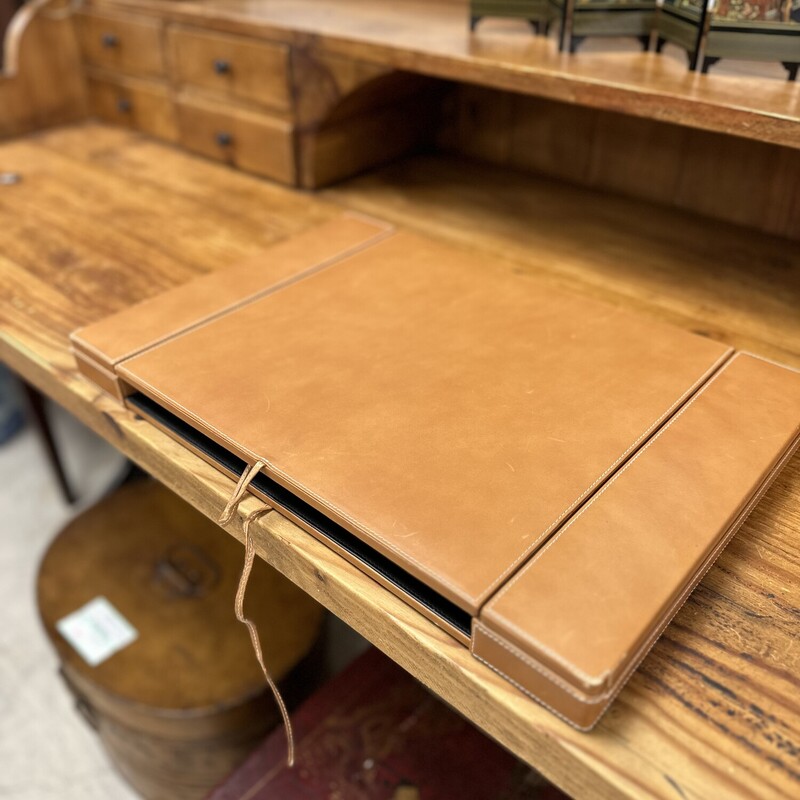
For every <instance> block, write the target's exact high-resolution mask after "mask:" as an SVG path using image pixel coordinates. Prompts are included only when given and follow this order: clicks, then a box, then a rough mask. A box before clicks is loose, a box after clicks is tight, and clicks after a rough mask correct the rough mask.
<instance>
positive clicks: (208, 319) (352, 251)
mask: <svg viewBox="0 0 800 800" xmlns="http://www.w3.org/2000/svg"><path fill="white" fill-rule="evenodd" d="M312 230H313V229H312ZM393 232H394V228H393V227H392V226H388V227H387V226H385V225H384V226H383V230H381V231H380V233H376V234H373V235H372V236H370V238H369V239H366V240H364V241H362V242H359V243H358V244H356V245H350V247H346V248H344V250H341V251H340V252H338V253H335V254H334V255H332V256H329V257H328V258H325V259H323V260H322V261H319V262H317V263H316V264H312V265H311V266H310V267H306V268H305V269H304V270H301V271H300V272H298V273H296V274H295V275H290V276H288V277H286V278H284V279H283V280H281V281H278V282H277V283H274V284H271V285H270V286H267V287H265V288H264V289H261V290H260V291H257V292H255V293H253V294H250V295H247V297H243V298H240V299H239V300H235V301H234V302H232V303H230V304H229V305H227V306H225V307H223V308H221V309H217V310H216V311H212V312H211V313H210V314H208V315H206V316H205V317H203V318H202V319H199V320H195V321H194V322H191V323H189V324H188V325H187V326H186V327H185V328H182V329H181V330H179V331H173V332H172V333H168V334H166V335H164V336H162V337H161V338H159V339H153V340H152V341H149V342H147V343H146V344H143V345H139V346H138V347H137V348H136V349H135V350H131V351H130V352H128V353H125V354H124V355H122V356H117V358H116V360H115V361H114V362H113V363H114V365H115V366H116V365H118V364H122V362H123V361H126V360H127V359H129V358H132V357H133V356H137V355H142V354H144V353H146V352H147V351H148V350H152V349H153V348H155V347H160V346H161V345H162V344H166V343H167V342H171V341H173V340H175V339H180V338H181V337H182V336H183V335H184V334H187V333H191V332H193V331H197V330H200V329H201V328H204V327H205V326H206V325H209V324H210V323H212V322H214V321H216V320H217V319H220V318H221V317H224V316H225V315H226V314H230V313H231V312H233V311H238V310H239V309H240V308H243V307H244V306H248V305H250V304H251V303H254V302H256V301H258V300H261V299H262V298H264V297H267V296H268V295H270V294H271V293H273V292H279V291H280V290H281V289H285V288H286V286H289V285H291V284H292V283H295V282H299V281H301V280H303V279H304V278H309V277H311V276H312V275H315V274H316V273H317V272H322V271H323V270H324V269H327V268H328V267H332V266H333V265H334V264H336V263H338V262H339V261H341V260H343V259H346V258H350V257H351V256H354V255H357V254H358V253H360V252H361V250H363V249H365V248H366V247H369V246H370V245H373V244H377V243H378V242H380V241H382V240H383V239H386V238H388V237H389V236H390V235H391V234H392V233H393ZM285 241H289V240H288V239H284V240H283V241H282V242H276V243H275V245H274V247H278V246H280V245H281V244H282V243H283V242H285ZM270 249H271V248H269V249H267V251H266V253H265V255H269V252H270ZM219 274H220V273H219V272H215V273H209V274H208V275H206V276H200V277H210V275H219ZM184 285H186V284H184ZM174 288H176V289H177V288H180V287H174ZM144 302H146V301H144ZM133 307H134V306H129V307H128V308H133ZM127 310H128V309H125V311H127ZM87 327H88V326H87ZM83 330H85V328H81V329H79V330H77V331H75V332H74V333H73V334H72V338H73V340H74V341H76V342H80V344H81V346H82V347H85V348H86V349H87V350H90V351H92V352H93V353H94V354H95V355H96V356H98V357H100V358H106V354H105V353H103V352H102V351H100V350H98V349H97V348H96V347H94V346H93V345H92V344H90V343H89V342H87V341H86V340H85V339H83V338H82V337H81V336H80V334H81V332H82V331H83Z"/></svg>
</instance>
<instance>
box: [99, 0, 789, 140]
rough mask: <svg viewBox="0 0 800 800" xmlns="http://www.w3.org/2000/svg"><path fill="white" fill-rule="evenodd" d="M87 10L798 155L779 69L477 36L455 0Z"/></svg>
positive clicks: (283, 1)
mask: <svg viewBox="0 0 800 800" xmlns="http://www.w3.org/2000/svg"><path fill="white" fill-rule="evenodd" d="M88 7H89V8H91V9H99V10H103V9H105V10H119V9H124V8H127V9H128V10H129V11H130V10H136V11H138V12H142V11H147V12H148V13H153V14H157V15H159V16H163V17H164V18H166V19H170V20H175V21H180V22H183V23H187V24H195V25H203V26H209V27H213V28H216V29H218V30H226V31H229V32H234V33H248V34H250V35H252V34H254V33H257V34H258V35H261V36H267V37H270V38H274V39H278V40H283V41H286V42H289V43H292V44H295V45H297V46H299V47H305V48H310V49H313V50H314V51H315V52H317V53H328V54H336V55H340V56H347V57H349V58H357V59H360V60H363V61H365V62H369V63H373V64H381V65H383V66H387V67H392V68H394V69H401V70H408V71H410V72H416V73H420V74H423V75H429V76H432V77H436V78H447V79H450V80H456V81H463V82H469V83H474V84H480V85H483V86H491V87H494V88H498V89H508V90H511V91H515V92H520V93H523V94H530V95H534V96H537V97H547V98H550V99H552V100H561V101H564V102H568V103H576V104H578V105H585V106H590V107H594V108H601V109H607V110H612V111H622V112H624V113H626V114H632V115H635V116H640V117H645V118H648V119H657V120H660V121H662V122H673V123H678V124H680V125H686V126H689V127H692V128H700V129H703V130H709V131H719V132H722V133H730V134H735V135H737V136H743V137H747V138H749V139H758V140H759V141H763V142H773V143H775V144H782V145H787V146H789V147H795V148H800V132H798V122H800V86H799V85H798V84H792V83H788V82H787V81H786V80H780V77H781V76H784V77H785V73H783V72H782V71H781V70H780V69H777V68H776V70H775V72H774V73H773V74H774V75H777V76H779V77H778V79H775V80H769V79H767V80H764V79H762V78H759V77H758V73H759V72H761V73H762V74H763V72H764V69H763V68H760V67H759V66H758V65H752V64H751V65H749V69H747V70H745V71H744V72H742V71H741V70H739V71H737V70H736V68H735V67H734V69H733V70H730V65H729V64H724V63H723V64H722V65H720V67H717V68H715V74H714V75H712V76H704V75H700V74H699V73H693V72H689V71H688V70H687V69H686V61H685V57H684V55H683V54H682V53H678V54H677V56H676V55H674V54H673V55H665V56H658V55H656V54H655V53H636V52H613V51H612V52H605V51H601V52H589V51H588V50H587V51H586V52H581V53H580V54H579V55H578V56H577V57H572V56H569V55H568V54H565V53H559V52H558V51H557V48H556V46H555V42H554V41H553V40H552V39H548V38H547V37H534V36H532V35H531V34H530V29H529V27H528V26H527V23H526V22H525V21H511V22H509V21H500V20H491V21H488V20H487V21H486V22H484V23H482V24H481V27H480V29H479V31H478V33H477V34H476V35H470V32H469V26H468V13H469V12H468V8H467V5H466V2H459V0H370V2H364V0H269V2H266V3H254V2H252V0H185V2H181V3H173V2H165V1H164V0H89V2H88ZM633 48H634V50H635V49H636V44H635V43H634V45H633ZM606 50H607V48H606ZM766 72H767V74H770V71H769V69H768V68H767V70H766ZM726 73H728V74H726ZM753 73H755V76H753Z"/></svg>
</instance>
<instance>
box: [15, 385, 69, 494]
mask: <svg viewBox="0 0 800 800" xmlns="http://www.w3.org/2000/svg"><path fill="white" fill-rule="evenodd" d="M20 384H21V385H22V388H23V391H24V393H25V398H26V400H27V404H28V410H29V412H30V413H29V415H28V416H29V418H30V420H31V422H32V423H33V426H34V427H35V428H36V431H37V433H38V434H39V439H40V440H41V442H42V444H43V445H44V450H45V454H46V455H47V460H48V461H49V462H50V466H51V467H52V469H53V473H54V474H55V477H56V481H57V482H58V486H59V488H60V489H61V495H62V497H63V498H64V500H66V502H67V503H69V504H70V505H71V504H72V503H74V502H75V494H74V492H73V491H72V487H71V486H70V485H69V481H68V479H67V475H66V473H65V471H64V465H63V463H62V461H61V457H60V456H59V453H58V448H57V446H56V442H55V439H54V438H53V430H52V428H51V426H50V420H49V419H48V417H47V409H46V408H45V402H44V397H43V396H42V395H41V394H39V392H38V391H36V389H34V388H33V387H32V386H30V385H29V384H27V383H25V381H20Z"/></svg>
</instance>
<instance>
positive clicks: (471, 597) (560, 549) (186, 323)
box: [74, 219, 800, 727]
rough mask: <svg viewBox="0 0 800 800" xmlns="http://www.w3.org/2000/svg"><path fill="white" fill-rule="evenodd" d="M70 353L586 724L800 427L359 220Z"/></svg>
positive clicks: (791, 393) (708, 377) (754, 372)
mask: <svg viewBox="0 0 800 800" xmlns="http://www.w3.org/2000/svg"><path fill="white" fill-rule="evenodd" d="M203 281H206V283H205V284H203ZM74 344H75V348H76V356H77V358H78V363H79V364H80V365H82V369H83V370H84V374H85V375H87V377H89V378H90V379H93V380H95V381H96V382H97V383H98V384H99V385H101V386H104V387H106V388H109V387H110V390H111V391H116V392H117V394H118V396H120V397H123V396H125V395H129V394H132V393H136V396H134V397H130V398H129V399H128V401H127V402H128V403H129V405H131V407H134V408H136V409H137V410H138V411H139V412H140V413H143V414H145V415H146V416H149V418H151V419H152V420H153V421H154V422H156V424H158V425H160V426H161V427H162V429H164V430H166V431H168V432H170V433H171V434H172V435H174V436H176V437H178V438H180V439H182V440H184V441H186V442H187V443H188V444H189V446H191V447H192V448H193V449H194V450H195V452H198V453H200V454H201V455H202V456H203V457H204V458H206V459H207V460H209V461H210V462H211V463H216V464H217V465H218V466H219V467H220V468H221V469H223V470H224V471H226V472H227V473H228V474H231V475H232V474H236V473H237V471H240V470H241V469H242V467H243V465H245V464H248V463H249V464H253V463H255V462H256V461H261V462H263V463H264V464H265V466H264V467H263V469H262V471H261V474H259V475H258V476H257V477H256V479H255V480H254V482H253V484H252V486H251V490H252V491H253V492H254V493H255V494H257V495H258V496H259V497H261V498H262V499H265V500H266V501H267V502H269V503H270V504H272V505H273V506H275V507H276V508H278V509H282V510H283V512H284V513H285V514H286V515H287V516H288V517H289V518H291V519H292V520H294V521H295V522H297V523H298V524H300V525H302V526H303V527H305V528H306V530H308V531H309V532H311V533H313V534H314V535H315V536H318V537H319V538H322V539H323V540H326V541H329V542H330V544H331V546H332V547H333V548H334V549H335V550H336V551H337V552H340V553H343V554H345V555H346V557H348V558H350V559H351V560H352V561H354V562H355V563H359V564H362V565H363V568H364V570H365V571H366V572H367V573H368V574H370V575H373V576H374V577H376V579H377V580H379V581H381V582H382V583H383V584H384V585H386V586H391V587H392V590H393V591H395V592H397V593H398V594H399V595H400V596H402V597H405V598H406V599H407V600H408V602H410V603H411V604H412V605H414V607H416V608H419V609H421V610H422V611H423V613H426V614H428V615H429V616H432V617H433V618H436V619H437V620H438V621H439V623H440V624H441V625H442V627H443V628H444V629H445V630H448V631H450V632H451V633H452V634H453V635H454V636H455V637H456V638H457V640H458V641H461V642H462V643H464V642H467V640H468V637H469V634H470V630H469V622H470V620H471V622H472V631H471V640H470V641H469V644H470V645H471V647H472V651H473V653H474V654H475V656H476V657H477V658H479V659H481V660H483V661H484V662H486V663H487V664H488V665H489V666H490V667H491V668H492V669H494V670H496V671H497V672H499V673H500V674H501V675H503V676H504V677H505V678H507V679H508V680H509V681H511V682H512V683H514V684H515V685H517V686H518V687H520V688H521V689H522V690H523V691H525V692H527V693H529V694H531V695H532V696H534V697H535V698H536V699H537V700H539V701H540V702H542V703H543V704H545V705H547V706H548V707H550V708H551V709H552V710H554V711H555V712H556V713H557V714H559V715H560V716H562V717H563V718H565V719H567V720H568V721H570V722H571V723H573V724H575V725H578V726H580V727H589V726H591V725H592V724H594V723H595V722H596V721H597V719H598V718H599V716H600V714H601V713H602V712H603V710H605V708H607V707H608V705H609V703H610V702H611V701H612V700H613V698H614V697H615V696H616V693H617V692H618V691H619V690H620V688H621V687H622V685H623V684H624V682H625V680H626V679H627V677H628V676H629V675H630V673H631V671H632V670H633V669H635V667H636V665H637V664H638V663H639V661H640V660H641V658H642V657H643V656H644V654H645V653H646V652H647V650H648V649H649V647H650V646H651V645H652V643H653V642H654V641H655V639H656V637H657V636H658V635H659V633H660V632H661V630H662V629H663V628H664V626H665V625H666V624H667V623H668V622H669V620H670V618H671V617H672V615H673V614H674V613H675V611H676V610H677V609H678V608H679V607H680V605H681V603H682V602H683V601H684V600H685V599H686V597H687V595H688V593H689V592H690V591H691V589H692V588H693V586H694V585H695V584H696V583H697V581H698V580H699V579H700V578H701V577H702V575H703V573H704V572H705V570H706V569H707V568H708V567H709V566H710V564H711V563H713V560H714V558H715V557H716V555H717V554H718V553H719V551H720V549H721V548H722V547H723V546H724V545H725V543H726V542H727V541H728V539H729V538H730V536H731V535H732V534H733V533H734V531H735V530H736V528H737V527H738V525H739V524H740V523H741V521H742V520H743V519H744V518H745V516H746V514H747V513H748V512H749V511H750V510H751V509H752V507H753V506H754V504H755V503H756V502H757V500H758V498H759V497H760V496H761V494H762V493H763V491H765V489H766V487H767V486H768V485H769V482H770V481H771V479H772V478H773V477H774V476H775V474H777V471H778V470H779V469H780V467H781V466H782V465H783V463H784V462H785V461H786V459H787V458H788V457H789V455H790V454H791V452H792V451H793V449H794V448H795V447H796V446H797V442H798V435H799V434H800V375H798V373H796V372H794V371H792V370H789V369H786V368H784V367H781V366H779V365H775V364H772V363H768V362H766V361H764V360H762V359H759V358H757V357H755V356H751V355H745V354H738V353H737V354H734V353H733V352H732V350H731V349H730V348H728V347H726V346H724V345H722V344H719V343H717V342H713V341H710V340H708V339H705V338H702V337H699V336H695V335H693V334H689V333H686V332H684V331H681V330H678V329H675V328H672V327H669V326H666V325H662V324H659V323H656V322H653V321H651V320H648V319H645V318H640V317H638V316H636V315H633V314H628V313H626V312H624V311H622V310H621V309H619V308H616V307H613V306H608V305H605V304H602V303H598V302H595V301H593V300H589V299H586V298H583V297H579V296H575V295H570V294H567V293H564V292H561V291H558V290H555V289H553V288H551V287H549V286H548V285H545V284H542V283H540V282H538V281H536V280H534V279H532V278H531V277H528V276H525V275H522V274H519V273H518V272H517V271H516V270H515V269H514V266H513V264H510V263H503V262H500V261H497V262H486V261H485V260H483V259H482V258H480V257H477V256H476V255H474V254H472V253H470V252H468V251H466V250H462V249H459V248H455V247H453V246H447V245H444V244H442V243H437V242H434V241H431V240H428V239H426V238H423V237H419V236H414V235H412V234H410V233H406V232H399V233H398V232H391V231H389V230H387V229H386V228H383V227H382V226H380V225H378V224H377V223H369V222H365V221H363V220H353V219H350V220H345V221H342V222H340V223H334V224H332V225H329V226H326V227H324V228H321V229H319V230H318V231H316V232H310V233H308V234H306V235H305V238H304V239H297V240H294V242H287V243H285V244H283V245H280V246H278V247H276V248H273V249H272V250H271V251H270V252H269V253H268V254H267V255H266V256H265V260H264V262H263V263H262V265H261V266H260V267H258V270H257V271H256V273H253V272H252V271H250V269H243V268H234V269H231V270H228V271H227V272H226V273H225V275H224V277H222V273H217V274H215V275H214V276H211V277H210V278H205V279H201V280H200V281H198V282H197V284H196V285H195V284H191V285H188V286H186V287H182V288H181V289H177V290H175V291H174V292H173V293H169V294H168V295H164V296H163V297H162V298H156V299H155V300H153V301H149V302H148V303H145V304H142V305H140V306H139V307H137V308H134V309H130V310H129V311H127V312H122V313H121V314H119V315H117V316H116V317H114V318H111V319H109V320H106V321H105V322H101V323H98V324H97V325H96V326H92V327H91V328H88V329H85V330H84V331H82V332H79V334H78V335H77V336H76V337H75V338H74ZM437 615H438V616H437Z"/></svg>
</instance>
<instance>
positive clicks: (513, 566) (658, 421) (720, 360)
mask: <svg viewBox="0 0 800 800" xmlns="http://www.w3.org/2000/svg"><path fill="white" fill-rule="evenodd" d="M732 352H733V348H730V347H729V348H728V349H727V350H726V351H725V353H724V354H723V355H721V356H720V357H719V358H718V359H717V360H716V361H715V362H714V363H713V364H712V365H711V366H710V367H709V368H708V369H707V370H706V371H705V372H704V373H703V374H702V375H701V376H700V378H698V379H697V380H696V381H695V382H694V383H693V384H692V385H691V386H690V387H689V388H688V389H687V390H686V391H685V392H684V393H683V394H682V395H681V396H680V397H679V398H678V399H677V400H676V401H675V402H674V403H673V404H672V405H671V406H670V407H669V408H668V409H667V410H666V411H665V412H664V413H663V414H661V415H660V416H659V417H658V419H656V420H655V421H654V422H653V423H652V424H651V425H650V426H649V427H648V428H647V430H646V431H645V432H644V433H643V434H642V435H641V436H640V437H639V438H638V439H637V440H636V441H635V442H634V443H633V444H632V445H631V446H630V447H629V448H628V449H627V450H626V451H625V452H624V453H623V454H622V455H621V456H620V457H619V458H618V459H617V460H616V461H615V462H614V463H613V464H612V465H611V466H610V467H609V468H608V469H607V470H606V471H605V472H604V473H603V474H602V475H601V476H600V477H599V478H597V479H596V480H595V481H594V482H593V483H592V484H591V485H590V486H589V487H587V489H586V490H585V491H584V492H583V493H582V494H581V495H580V497H578V498H577V499H576V500H573V501H572V502H571V503H570V504H569V505H568V506H567V507H566V508H565V509H564V511H562V512H561V514H559V515H558V517H557V518H556V519H555V520H554V521H553V522H552V523H550V525H548V526H547V528H546V529H545V530H544V531H542V533H540V534H539V536H537V537H536V539H534V541H533V542H532V543H531V544H530V545H529V546H528V547H527V548H526V549H525V550H524V551H523V552H522V553H521V554H520V555H519V557H518V558H516V559H515V560H514V561H513V562H512V563H511V565H510V566H509V567H508V568H507V569H506V570H505V571H504V572H503V573H502V574H501V575H500V576H499V577H498V578H496V579H495V580H494V581H492V583H491V584H490V585H489V588H488V589H487V590H486V591H485V592H484V593H483V599H482V600H481V602H480V603H479V605H482V604H483V603H484V602H487V601H488V599H489V597H490V596H491V595H492V593H493V592H494V591H495V590H496V589H497V587H498V586H499V585H500V584H501V583H502V582H503V581H504V580H505V579H506V578H507V577H508V576H509V575H510V574H511V573H512V572H513V571H514V570H515V569H516V568H517V566H518V565H519V564H520V562H522V561H524V560H525V559H526V558H527V557H528V556H530V554H531V553H532V552H533V551H534V550H535V549H536V547H537V546H538V545H539V544H540V542H541V541H542V540H543V539H544V538H545V537H546V536H547V535H548V534H550V533H552V532H553V531H554V530H555V529H556V527H557V526H558V524H559V523H560V522H561V520H563V519H564V517H566V516H567V514H569V513H570V511H572V510H573V509H574V508H575V507H576V506H577V505H578V504H579V503H580V502H581V501H582V500H583V499H584V498H585V497H586V496H587V495H588V494H589V493H590V492H592V491H593V490H594V489H595V488H596V487H597V486H598V485H599V484H600V483H602V482H603V481H604V480H605V479H606V478H607V477H608V475H610V474H611V473H612V472H613V471H614V470H615V469H616V468H617V467H618V466H619V465H620V463H622V462H623V461H624V460H625V458H627V456H628V455H630V453H632V452H633V451H634V450H635V449H636V447H637V446H638V445H639V444H640V443H641V441H642V440H643V439H645V438H647V436H649V435H650V434H651V433H652V432H653V431H654V430H655V429H656V428H657V427H658V426H659V425H660V424H661V422H662V421H663V420H664V419H665V417H667V416H669V415H670V414H671V413H672V412H673V411H674V410H675V409H676V408H677V407H678V406H680V405H681V403H683V402H684V401H685V400H686V398H687V397H689V396H690V395H691V394H692V393H693V392H695V391H696V390H697V387H698V386H700V385H701V384H702V383H703V381H707V380H708V376H709V375H710V374H712V373H713V372H714V370H716V369H717V368H718V367H720V365H721V364H723V363H724V362H725V361H726V360H728V359H729V360H730V361H732V360H733V359H734V358H735V357H736V356H737V355H738V353H735V354H734V355H733V356H731V353H732ZM730 361H729V363H730ZM715 377H716V376H715ZM712 380H713V378H712ZM708 382H709V383H710V381H708ZM706 385H708V384H706ZM704 388H705V387H703V388H701V389H700V392H702V391H703V389H704ZM698 394H699V393H698ZM693 399H694V398H693Z"/></svg>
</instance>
